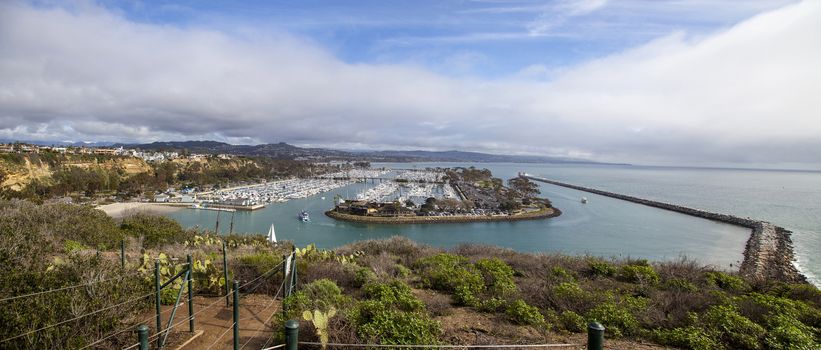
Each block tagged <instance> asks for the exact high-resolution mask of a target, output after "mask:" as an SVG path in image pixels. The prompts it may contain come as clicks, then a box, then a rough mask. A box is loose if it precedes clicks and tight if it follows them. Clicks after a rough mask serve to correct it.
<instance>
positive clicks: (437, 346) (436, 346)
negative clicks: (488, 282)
mask: <svg viewBox="0 0 821 350" xmlns="http://www.w3.org/2000/svg"><path fill="white" fill-rule="evenodd" d="M299 344H300V345H316V346H322V345H323V344H322V343H319V342H304V341H301V342H299ZM324 345H325V346H329V347H337V348H393V349H397V348H402V349H408V348H415V349H418V348H423V349H510V348H516V349H518V348H567V347H578V346H584V345H585V344H495V345H485V344H482V345H447V344H428V345H421V344H410V345H398V344H344V343H326V344H324Z"/></svg>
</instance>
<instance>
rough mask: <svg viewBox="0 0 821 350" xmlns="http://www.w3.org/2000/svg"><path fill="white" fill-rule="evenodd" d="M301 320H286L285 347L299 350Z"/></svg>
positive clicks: (288, 349)
mask: <svg viewBox="0 0 821 350" xmlns="http://www.w3.org/2000/svg"><path fill="white" fill-rule="evenodd" d="M298 338H299V321H297V320H288V321H286V322H285V349H286V350H297V344H299V339H298Z"/></svg>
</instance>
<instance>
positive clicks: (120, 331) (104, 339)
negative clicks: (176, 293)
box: [79, 308, 173, 350]
mask: <svg viewBox="0 0 821 350" xmlns="http://www.w3.org/2000/svg"><path fill="white" fill-rule="evenodd" d="M171 310H173V309H171V308H168V309H165V311H163V312H161V313H160V314H164V313H167V312H169V311H171ZM154 317H155V316H154V315H152V316H151V317H149V318H147V319H145V320H142V321H140V322H137V324H142V323H148V322H150V321H151V320H152V319H153V318H154ZM127 331H134V325H133V324H132V325H129V326H128V327H125V328H122V329H120V330H118V331H116V332H114V333H111V334H109V335H107V336H105V337H103V338H100V339H97V340H95V341H94V342H93V343H89V344H87V345H86V346H84V347H82V348H80V349H79V350H84V349H88V348H90V347H92V346H94V345H97V344H99V343H102V342H104V341H106V340H108V339H111V338H112V337H114V336H116V335H119V334H123V333H125V332H127Z"/></svg>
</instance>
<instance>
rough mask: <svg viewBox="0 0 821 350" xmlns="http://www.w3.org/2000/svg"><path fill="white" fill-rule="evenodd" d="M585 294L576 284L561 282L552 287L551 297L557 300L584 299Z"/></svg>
mask: <svg viewBox="0 0 821 350" xmlns="http://www.w3.org/2000/svg"><path fill="white" fill-rule="evenodd" d="M586 294H587V293H586V292H585V291H584V290H583V289H582V288H581V287H579V285H578V284H576V282H562V283H559V285H557V286H555V287H553V295H554V296H556V298H559V299H576V300H583V299H586Z"/></svg>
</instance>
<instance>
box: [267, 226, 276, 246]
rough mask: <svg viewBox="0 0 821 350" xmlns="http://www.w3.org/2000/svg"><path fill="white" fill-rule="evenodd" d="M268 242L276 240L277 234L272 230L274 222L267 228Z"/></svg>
mask: <svg viewBox="0 0 821 350" xmlns="http://www.w3.org/2000/svg"><path fill="white" fill-rule="evenodd" d="M268 242H271V243H276V242H277V234H276V232H274V224H273V223H272V224H271V228H270V229H268Z"/></svg>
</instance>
